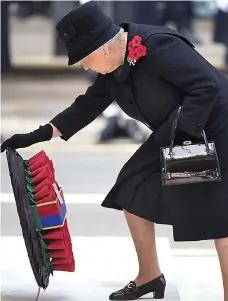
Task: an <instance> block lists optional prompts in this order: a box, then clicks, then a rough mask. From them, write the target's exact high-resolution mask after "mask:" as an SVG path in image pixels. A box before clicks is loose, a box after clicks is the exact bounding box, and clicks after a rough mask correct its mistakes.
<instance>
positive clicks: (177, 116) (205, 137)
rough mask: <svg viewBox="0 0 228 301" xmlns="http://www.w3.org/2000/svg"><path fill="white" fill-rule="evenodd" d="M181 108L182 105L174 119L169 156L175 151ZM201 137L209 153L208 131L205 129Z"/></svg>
mask: <svg viewBox="0 0 228 301" xmlns="http://www.w3.org/2000/svg"><path fill="white" fill-rule="evenodd" d="M181 110H182V107H181V106H180V107H179V108H178V110H177V114H176V117H175V119H174V121H173V125H172V130H171V135H170V146H169V156H171V157H172V156H173V155H174V153H173V147H174V139H175V135H176V130H177V125H178V122H179V118H180V113H181ZM201 137H202V138H203V140H204V144H205V146H206V152H207V153H208V154H209V153H210V147H209V144H208V140H207V136H206V133H205V131H204V130H203V132H202V133H201Z"/></svg>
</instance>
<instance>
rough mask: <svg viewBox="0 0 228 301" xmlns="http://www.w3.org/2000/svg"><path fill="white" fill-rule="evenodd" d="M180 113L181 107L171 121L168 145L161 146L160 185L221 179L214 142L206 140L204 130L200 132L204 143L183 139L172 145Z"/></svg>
mask: <svg viewBox="0 0 228 301" xmlns="http://www.w3.org/2000/svg"><path fill="white" fill-rule="evenodd" d="M180 113H181V107H179V108H178V111H177V115H176V117H175V119H174V122H173V126H172V130H171V136H170V146H169V147H162V148H161V163H162V185H163V186H171V185H181V184H191V183H199V182H201V183H202V182H209V181H219V180H221V172H220V167H219V161H218V156H217V152H216V148H215V143H214V142H208V140H207V137H206V134H205V131H203V132H202V139H203V141H204V143H198V144H193V143H192V142H191V141H185V142H183V144H182V145H176V146H175V145H174V139H175V134H176V129H177V125H178V121H179V117H180Z"/></svg>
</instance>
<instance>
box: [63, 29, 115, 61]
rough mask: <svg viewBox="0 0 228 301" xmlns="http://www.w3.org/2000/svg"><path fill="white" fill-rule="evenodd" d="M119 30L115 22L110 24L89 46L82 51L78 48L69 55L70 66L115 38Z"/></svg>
mask: <svg viewBox="0 0 228 301" xmlns="http://www.w3.org/2000/svg"><path fill="white" fill-rule="evenodd" d="M119 31H120V27H119V26H117V25H115V24H112V25H111V26H109V27H108V28H107V29H106V30H105V31H104V32H103V33H102V35H101V36H100V37H99V38H98V39H96V40H94V41H91V43H90V44H89V45H88V46H87V47H85V48H84V49H80V51H77V49H76V50H75V53H74V54H73V55H68V66H72V65H74V64H76V63H78V62H80V61H81V60H82V59H83V58H85V57H86V56H88V55H90V54H91V53H92V52H93V51H95V50H97V49H98V48H100V47H101V46H102V45H104V44H105V43H107V42H108V41H110V40H111V39H112V38H114V36H115V35H116V34H117V33H118V32H119Z"/></svg>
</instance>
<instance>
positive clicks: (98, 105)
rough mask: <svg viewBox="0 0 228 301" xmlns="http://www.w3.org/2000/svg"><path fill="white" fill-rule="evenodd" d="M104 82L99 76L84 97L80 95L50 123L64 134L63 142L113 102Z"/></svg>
mask: <svg viewBox="0 0 228 301" xmlns="http://www.w3.org/2000/svg"><path fill="white" fill-rule="evenodd" d="M104 80H105V79H104V76H102V75H98V76H97V79H96V80H95V82H94V84H93V85H91V86H90V87H89V88H88V89H87V91H86V93H85V94H84V95H79V96H78V97H77V98H76V100H75V101H74V103H73V104H72V105H71V106H70V107H68V108H66V109H65V110H64V111H62V112H61V113H59V114H58V115H57V116H55V117H54V118H53V119H52V120H51V121H50V123H52V124H53V125H54V126H56V128H57V129H58V130H59V131H60V132H61V133H62V136H61V138H62V139H63V140H65V141H67V140H68V139H69V138H70V137H72V136H73V135H74V134H75V133H77V132H78V131H80V130H81V129H83V128H84V127H85V126H87V125H88V124H89V123H91V122H92V121H93V120H94V119H96V118H97V117H98V116H99V115H100V114H101V113H102V112H103V111H104V110H105V109H106V108H107V107H108V106H109V105H110V104H111V103H112V102H113V99H112V97H111V95H110V94H109V92H108V91H107V89H106V85H105V83H104Z"/></svg>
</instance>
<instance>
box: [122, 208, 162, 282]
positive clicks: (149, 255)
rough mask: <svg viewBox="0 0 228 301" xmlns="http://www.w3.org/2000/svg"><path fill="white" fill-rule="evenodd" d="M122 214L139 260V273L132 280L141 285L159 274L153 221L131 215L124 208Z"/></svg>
mask: <svg viewBox="0 0 228 301" xmlns="http://www.w3.org/2000/svg"><path fill="white" fill-rule="evenodd" d="M124 214H125V217H126V220H127V224H128V227H129V230H130V232H131V235H132V239H133V241H134V245H135V249H136V252H137V256H138V262H139V273H138V276H137V277H136V279H135V280H134V281H135V283H136V285H137V286H139V285H142V284H144V283H146V282H149V281H151V280H153V279H155V278H157V277H158V276H160V275H161V271H160V267H159V263H158V256H157V249H156V241H155V227H154V223H152V222H150V221H147V220H145V219H143V218H140V217H138V216H136V215H133V214H131V213H129V212H127V211H126V210H124Z"/></svg>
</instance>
